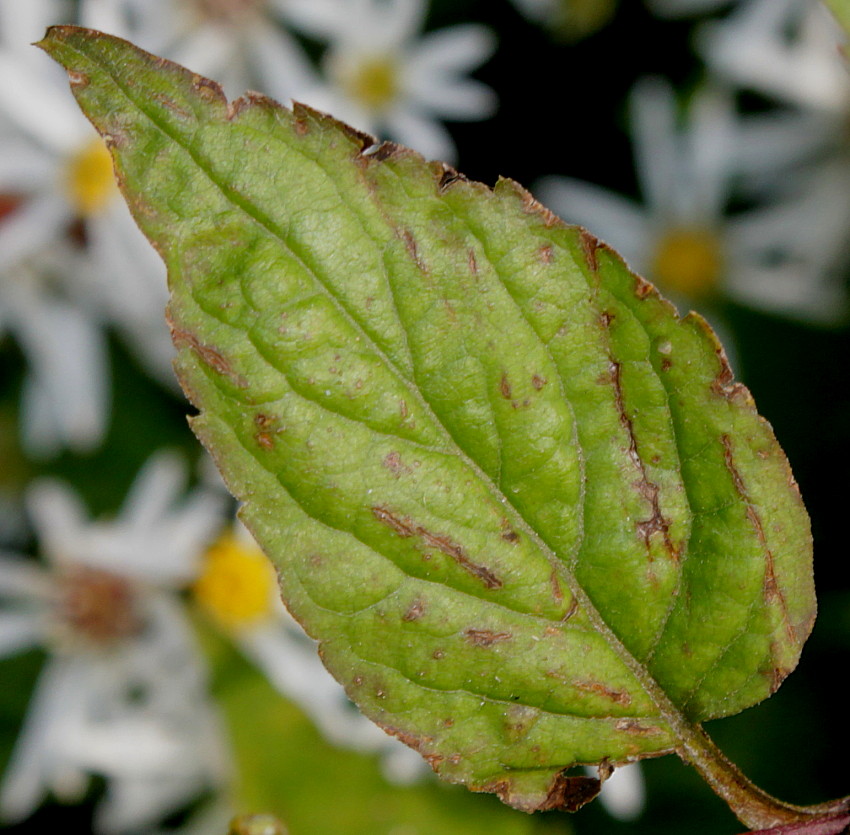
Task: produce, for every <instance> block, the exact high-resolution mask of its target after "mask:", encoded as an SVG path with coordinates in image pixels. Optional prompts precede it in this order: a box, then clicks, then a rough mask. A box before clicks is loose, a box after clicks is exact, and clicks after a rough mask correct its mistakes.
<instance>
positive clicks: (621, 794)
mask: <svg viewBox="0 0 850 835" xmlns="http://www.w3.org/2000/svg"><path fill="white" fill-rule="evenodd" d="M584 771H585V773H586V774H587V775H588V776H589V777H597V776H602V775H601V773H600V769H597V768H593V767H591V766H585V768H584ZM599 802H600V803H601V804H602V805H603V806H604V807H605V809H606V811H607V812H608V814H609V815H611V817H612V818H616V819H617V820H621V821H633V820H636V819H637V818H639V817H640V815H641V813H642V812H643V809H644V806H645V805H646V788H645V784H644V779H643V771H641V767H640V763H629V764H628V765H624V766H620V767H618V768H615V769H614V770H613V771H612V772H611V774H610V775H609V776H608V777H607V778H606V779H605V780H603V782H602V788H601V790H600V792H599Z"/></svg>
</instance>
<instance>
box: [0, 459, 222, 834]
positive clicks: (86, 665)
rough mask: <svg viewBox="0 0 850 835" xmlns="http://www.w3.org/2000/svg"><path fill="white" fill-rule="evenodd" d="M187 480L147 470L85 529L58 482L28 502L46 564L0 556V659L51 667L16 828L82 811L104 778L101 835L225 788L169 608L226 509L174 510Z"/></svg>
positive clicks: (26, 729)
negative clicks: (24, 658) (45, 815)
mask: <svg viewBox="0 0 850 835" xmlns="http://www.w3.org/2000/svg"><path fill="white" fill-rule="evenodd" d="M183 478H184V469H183V467H182V465H181V464H180V462H179V461H177V460H176V459H174V458H173V457H171V456H170V455H167V454H160V455H158V456H156V457H154V458H152V459H151V460H150V461H149V462H148V464H147V465H146V466H145V467H144V468H143V470H142V471H141V473H140V474H139V476H138V477H137V479H136V482H135V483H134V485H133V487H132V489H131V491H130V494H129V496H128V497H127V499H126V501H125V503H124V506H123V508H122V510H121V512H120V513H119V514H118V516H117V517H116V518H115V519H114V520H112V521H98V522H92V521H89V520H88V519H87V517H86V514H85V511H84V509H83V507H82V506H81V504H80V501H79V499H78V498H77V497H76V495H75V494H74V493H73V492H72V491H71V490H70V489H69V488H67V487H65V486H63V485H61V484H60V483H58V482H53V481H44V482H40V483H36V485H34V486H33V487H32V489H31V490H30V491H29V492H28V494H27V501H28V505H29V509H30V512H31V515H32V519H33V523H34V526H35V528H36V531H37V532H38V534H39V540H40V544H41V548H42V551H43V553H44V556H45V558H46V561H47V565H46V566H44V567H42V566H38V565H37V564H36V563H34V562H32V561H31V560H27V559H24V558H21V557H15V556H12V555H8V554H2V555H0V604H1V605H0V655H2V656H9V655H12V654H14V653H17V652H20V651H22V650H25V649H28V648H30V647H34V646H44V647H45V648H46V649H47V650H48V652H49V657H48V660H47V661H46V662H45V666H44V669H43V671H42V673H41V676H40V678H39V680H38V682H37V683H36V687H35V691H34V693H33V696H32V699H31V702H30V707H29V711H28V714H27V716H26V719H25V721H24V725H23V728H22V729H21V732H20V736H19V738H18V741H17V745H16V747H15V749H14V752H13V754H12V758H11V760H10V762H9V764H8V766H7V768H6V771H5V773H4V775H3V780H2V783H0V815H2V817H3V818H5V819H6V820H7V821H17V820H21V819H23V818H25V817H27V816H28V815H29V814H30V813H32V811H33V810H34V809H35V808H36V807H37V806H38V805H39V803H40V802H41V801H42V800H43V799H44V798H45V796H46V795H47V794H48V793H52V794H54V795H55V796H56V797H58V798H60V799H62V800H68V801H72V800H75V799H79V798H80V797H81V796H82V795H83V794H84V793H85V791H86V789H87V786H88V779H89V776H90V775H92V774H98V775H101V776H102V777H103V778H104V779H105V782H106V794H105V797H104V799H103V801H102V802H101V804H100V805H99V807H98V809H97V810H96V818H95V826H96V829H97V831H98V832H105V833H112V832H116V833H117V832H126V831H131V830H134V831H135V830H137V829H138V828H140V827H144V826H148V825H151V824H153V823H155V822H156V821H157V820H158V819H159V818H161V817H162V816H164V815H166V814H168V813H170V812H172V811H174V810H175V809H178V808H180V807H181V806H182V805H183V804H185V803H187V802H189V801H190V800H192V799H193V798H194V797H195V796H196V795H197V794H198V793H199V792H200V791H202V790H204V789H209V788H210V787H214V786H217V785H220V784H221V782H222V780H223V779H224V776H225V772H226V768H225V759H224V756H223V749H222V743H221V738H222V737H221V734H220V731H219V728H218V720H217V717H216V714H215V712H214V711H213V709H212V706H211V704H210V702H209V698H208V694H207V689H206V680H205V670H204V667H203V665H202V662H201V660H200V655H199V653H198V651H197V649H196V647H195V646H194V642H193V636H192V633H191V629H190V628H189V625H188V623H187V622H186V619H185V616H184V613H183V610H182V605H181V603H180V601H179V600H178V599H177V598H176V596H175V595H174V589H175V588H177V587H180V586H183V585H185V584H186V583H187V582H189V580H190V579H191V577H192V576H193V575H194V573H195V571H196V568H197V559H198V557H199V555H200V553H201V552H202V550H203V547H204V545H205V543H206V542H207V541H208V539H209V537H210V534H211V532H212V530H213V529H214V528H215V527H216V526H217V525H218V523H219V516H220V509H221V508H220V502H219V500H218V497H215V496H213V495H212V494H210V493H207V492H204V493H195V494H194V495H191V496H189V497H188V498H186V499H185V500H183V501H182V502H181V503H178V497H179V494H180V492H181V489H182V481H183Z"/></svg>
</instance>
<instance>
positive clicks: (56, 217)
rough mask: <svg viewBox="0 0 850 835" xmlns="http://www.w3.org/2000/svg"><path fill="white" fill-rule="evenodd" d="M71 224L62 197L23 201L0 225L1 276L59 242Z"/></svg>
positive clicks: (47, 195)
mask: <svg viewBox="0 0 850 835" xmlns="http://www.w3.org/2000/svg"><path fill="white" fill-rule="evenodd" d="M70 220H71V211H70V207H69V205H68V202H67V201H66V200H65V199H64V197H63V196H62V195H58V194H51V193H45V194H41V195H39V196H37V197H33V198H32V199H30V200H27V201H25V202H24V203H23V204H22V205H21V206H19V207H18V208H17V209H16V210H15V211H14V212H13V213H12V214H11V215H9V216H7V217H6V218H4V219H3V222H2V223H0V273H2V272H5V271H8V270H10V269H12V268H14V267H17V266H19V265H20V264H21V262H22V261H24V259H26V258H29V257H31V256H34V255H36V254H38V253H39V252H40V251H41V250H42V249H44V248H45V247H47V246H49V245H50V244H52V243H53V242H55V241H56V240H58V239H59V238H60V237H61V235H62V234H63V233H64V231H65V227H66V225H67V224H68V223H69V222H70ZM3 293H4V295H6V293H7V291H6V290H4V291H3Z"/></svg>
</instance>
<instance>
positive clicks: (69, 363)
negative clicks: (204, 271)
mask: <svg viewBox="0 0 850 835" xmlns="http://www.w3.org/2000/svg"><path fill="white" fill-rule="evenodd" d="M24 7H25V8H26V12H25V13H23V14H21V17H20V19H18V18H17V17H16V15H17V14H18V13H19V12H21V11H22V10H23V8H24ZM64 7H65V5H64V4H59V3H53V2H48V0H32V2H28V3H26V4H21V3H18V2H16V0H0V23H2V24H3V28H2V29H0V136H2V154H0V195H3V196H4V200H5V203H6V206H5V210H4V211H3V213H2V216H0V310H2V313H0V319H3V320H4V321H0V330H2V329H6V330H8V331H10V332H11V333H12V334H13V335H14V336H15V337H16V339H17V340H18V342H19V344H20V345H21V347H22V349H23V351H24V353H25V355H26V358H27V360H28V364H29V370H30V376H29V380H28V383H27V389H26V392H25V407H24V409H25V417H26V419H25V420H24V421H22V424H23V427H24V431H25V432H26V436H25V440H26V441H27V442H28V444H29V447H30V449H32V450H35V451H37V452H42V453H49V452H54V451H56V449H57V448H58V447H60V446H62V445H65V444H67V445H69V446H71V447H72V448H75V449H77V450H84V449H87V448H90V447H92V446H94V445H96V444H97V443H98V442H99V440H100V438H101V436H102V433H103V430H104V428H105V424H106V414H107V403H108V382H107V381H108V373H107V368H106V359H105V354H104V350H103V337H102V335H101V334H100V333H99V332H98V330H99V329H100V328H102V327H103V326H104V325H105V324H107V323H115V324H117V325H119V326H120V328H121V331H122V333H123V334H124V335H125V336H126V338H127V339H128V340H129V341H130V342H131V345H132V347H134V348H135V349H136V351H135V352H136V354H137V355H138V356H139V358H140V360H141V361H142V363H143V364H145V365H146V366H147V368H148V370H150V371H151V372H152V373H154V374H155V375H156V376H158V377H160V379H163V380H165V381H167V382H168V383H169V384H173V374H172V372H171V369H170V359H171V356H172V349H171V345H170V340H169V337H168V329H167V327H166V325H165V323H164V317H163V315H162V310H163V308H164V305H165V301H166V298H167V293H166V284H165V270H164V267H163V266H162V264H161V262H160V260H159V258H158V256H157V255H156V254H155V252H154V251H153V249H152V248H151V247H150V245H149V244H148V243H147V241H145V239H144V237H143V236H142V234H141V233H140V232H139V231H138V229H137V228H136V227H135V224H134V223H133V221H132V219H131V218H130V215H129V211H128V209H127V207H126V206H125V204H124V201H123V200H122V199H121V198H120V196H119V194H118V190H117V188H116V187H115V183H114V180H113V176H112V163H111V160H110V157H109V153H108V152H107V150H106V147H105V145H104V144H103V142H102V141H101V140H100V138H99V137H98V136H97V134H96V133H95V132H94V130H93V129H92V128H91V126H90V125H89V124H88V122H87V121H86V120H85V118H84V117H83V116H82V114H81V113H80V112H79V110H78V108H77V107H76V105H75V103H74V101H73V99H72V97H71V96H70V94H69V92H68V82H67V78H66V76H65V73H64V72H62V71H61V70H60V69H59V68H58V67H57V66H55V65H54V64H53V63H52V62H51V61H50V60H49V59H47V58H46V56H44V55H43V54H41V53H39V52H38V50H36V49H33V48H32V47H31V46H30V45H29V40H31V39H32V38H33V36H34V33H36V32H37V34H35V36H36V37H39V36H40V35H42V34H43V32H44V29H45V27H46V25H47V24H49V23H54V22H57V20H58V21H61V20H63V19H67V18H64V17H63V16H62V15H61V14H60V11H61V10H62V9H63V8H64Z"/></svg>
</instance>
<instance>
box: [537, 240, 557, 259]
mask: <svg viewBox="0 0 850 835" xmlns="http://www.w3.org/2000/svg"><path fill="white" fill-rule="evenodd" d="M537 257H538V258H539V259H540V261H541V262H542V263H544V264H551V263H552V262H553V261H554V260H555V250H554V248H553V247H552V244H543V246H541V247H540V248H539V249H538V250H537Z"/></svg>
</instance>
